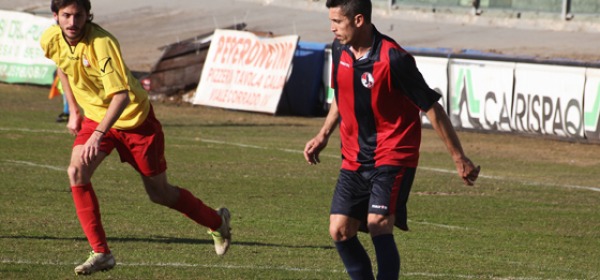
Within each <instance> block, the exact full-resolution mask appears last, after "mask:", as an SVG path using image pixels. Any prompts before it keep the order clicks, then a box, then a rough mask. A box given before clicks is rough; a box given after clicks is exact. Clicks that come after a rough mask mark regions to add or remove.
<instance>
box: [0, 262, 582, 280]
mask: <svg viewBox="0 0 600 280" xmlns="http://www.w3.org/2000/svg"><path fill="white" fill-rule="evenodd" d="M0 263H2V264H8V265H43V266H70V265H77V264H78V263H68V262H34V261H27V260H12V259H7V258H2V260H1V261H0ZM117 265H118V266H130V267H159V268H160V267H162V268H164V267H166V268H179V267H186V268H195V267H198V268H218V269H231V270H233V269H250V270H281V271H296V272H330V273H346V272H345V271H344V270H337V269H330V270H326V269H311V268H300V267H289V266H260V265H259V266H253V265H209V264H189V263H162V262H159V263H146V262H144V263H122V262H118V263H117ZM401 275H404V276H423V277H429V278H441V279H448V278H451V279H458V278H459V279H490V280H550V279H546V278H538V277H510V276H509V277H497V276H481V275H464V274H448V273H428V272H402V273H401ZM552 280H567V279H561V278H552ZM569 280H577V279H569Z"/></svg>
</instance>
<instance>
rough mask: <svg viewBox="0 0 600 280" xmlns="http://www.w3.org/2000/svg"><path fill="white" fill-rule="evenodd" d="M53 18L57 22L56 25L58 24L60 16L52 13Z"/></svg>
mask: <svg viewBox="0 0 600 280" xmlns="http://www.w3.org/2000/svg"><path fill="white" fill-rule="evenodd" d="M52 18H54V21H56V24H58V14H57V13H52Z"/></svg>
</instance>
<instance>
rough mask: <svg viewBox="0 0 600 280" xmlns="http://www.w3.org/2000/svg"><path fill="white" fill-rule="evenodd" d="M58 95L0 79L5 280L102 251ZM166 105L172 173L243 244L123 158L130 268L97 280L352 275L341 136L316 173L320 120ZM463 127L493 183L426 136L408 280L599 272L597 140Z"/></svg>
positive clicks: (119, 245) (124, 244) (108, 182)
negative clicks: (469, 181) (153, 190)
mask: <svg viewBox="0 0 600 280" xmlns="http://www.w3.org/2000/svg"><path fill="white" fill-rule="evenodd" d="M46 96H47V89H46V88H42V87H30V86H14V85H6V84H0V100H2V101H1V103H0V115H1V116H0V176H1V180H0V279H72V278H75V276H74V274H73V268H74V266H75V265H76V264H78V263H80V262H82V261H83V260H84V259H85V258H86V257H87V253H88V251H89V250H90V248H89V246H88V244H87V241H86V240H85V237H84V235H83V233H82V230H81V228H80V226H79V223H78V221H77V219H76V215H75V211H74V207H73V202H72V200H71V195H70V193H69V184H68V180H67V176H66V172H65V170H66V167H67V165H68V158H69V154H70V145H71V143H72V136H70V135H69V134H68V133H66V130H65V129H64V124H59V123H55V122H54V118H55V117H56V115H58V113H60V110H61V109H62V105H61V101H60V100H58V99H53V100H48V99H47V97H46ZM155 111H156V114H157V116H158V118H159V119H160V120H161V121H162V123H163V126H164V130H165V134H166V137H167V143H166V154H167V160H168V162H169V178H170V181H171V182H172V183H175V184H178V185H180V186H182V187H185V188H188V189H189V190H191V191H192V192H193V193H194V194H195V195H197V196H199V197H200V198H201V199H203V200H204V202H206V203H207V204H208V205H210V206H212V207H220V206H227V207H229V208H230V209H231V211H232V216H233V219H232V227H233V234H234V236H233V238H234V243H233V245H232V248H231V249H230V252H228V254H227V255H225V256H224V257H218V256H216V255H215V254H214V251H213V245H212V240H211V239H210V236H209V235H207V234H206V233H205V229H204V228H201V227H198V226H197V225H195V224H194V223H193V222H191V221H190V220H188V219H187V218H185V217H183V216H182V215H181V214H179V213H177V212H175V211H173V210H170V209H167V208H164V207H161V206H158V205H155V204H152V203H151V202H150V201H149V200H148V199H147V197H146V194H145V192H144V190H143V186H142V185H141V181H140V179H139V176H138V175H137V174H136V173H135V172H134V171H133V169H132V168H130V167H129V166H128V165H126V164H121V163H120V162H119V159H118V155H117V154H116V153H115V154H113V155H111V156H110V157H109V158H108V159H107V161H106V162H105V164H104V165H102V166H101V167H100V169H99V170H98V171H97V173H96V175H95V177H94V180H93V182H94V186H95V189H96V192H97V194H98V197H99V200H100V203H101V209H102V214H103V222H104V225H105V228H106V231H107V235H108V240H109V244H110V245H111V248H112V250H113V252H114V254H115V257H116V258H117V262H118V265H117V267H116V268H115V269H113V270H111V271H109V272H106V273H97V274H94V275H93V276H91V277H90V278H92V279H347V276H346V274H345V272H344V268H343V265H342V263H341V261H340V260H339V257H338V255H337V253H336V251H335V249H334V247H333V246H332V245H333V244H332V242H331V240H330V237H329V236H328V230H327V227H328V210H329V202H330V198H331V194H332V188H333V186H334V184H335V181H336V178H337V174H338V169H339V165H340V161H339V151H338V149H337V147H338V143H339V138H338V137H337V135H336V136H335V137H333V139H331V142H330V146H329V147H328V148H327V149H326V150H325V151H324V154H323V155H322V164H321V165H319V166H309V165H307V164H306V163H305V162H304V160H303V158H302V155H301V150H302V149H303V147H304V143H305V142H306V141H307V140H308V139H310V138H311V137H312V136H313V135H314V134H315V133H316V132H317V131H318V129H319V128H320V125H321V123H322V121H323V119H321V118H297V117H274V116H268V115H263V114H252V113H243V112H232V111H226V110H220V109H214V108H207V107H192V106H189V105H182V106H176V105H171V104H155ZM459 134H460V137H461V139H462V141H463V145H464V148H465V150H466V151H467V154H468V155H469V156H470V157H471V159H473V161H475V162H476V163H477V164H480V165H481V166H482V173H481V175H482V176H481V178H480V179H479V181H477V186H475V187H467V186H464V185H463V184H462V181H461V180H460V179H459V178H458V177H457V176H456V174H455V172H454V170H453V168H454V167H453V165H452V162H451V160H450V157H449V156H448V154H447V152H446V151H445V148H444V147H443V146H442V144H441V141H439V139H438V138H437V136H436V135H435V133H434V132H433V131H432V130H430V129H424V134H423V138H424V139H423V146H422V154H421V166H420V168H419V169H418V172H417V178H416V180H415V182H414V186H413V192H412V194H411V197H410V200H409V226H410V227H411V231H410V232H406V233H405V232H402V233H401V232H399V231H397V232H396V241H397V244H398V247H399V250H400V252H401V257H402V277H403V279H522V280H534V279H600V175H599V174H600V146H599V145H589V144H580V143H569V142H558V141H551V140H541V139H537V138H534V137H519V136H508V135H498V134H477V133H469V132H460V133H459ZM360 238H361V240H362V241H363V244H365V246H366V247H367V250H368V251H369V252H370V254H371V255H373V248H372V247H371V246H370V240H369V238H368V236H366V235H362V234H361V235H360Z"/></svg>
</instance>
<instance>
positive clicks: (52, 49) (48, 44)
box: [40, 25, 61, 65]
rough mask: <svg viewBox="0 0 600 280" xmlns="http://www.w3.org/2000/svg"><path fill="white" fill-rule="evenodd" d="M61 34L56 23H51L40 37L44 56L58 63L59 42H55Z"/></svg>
mask: <svg viewBox="0 0 600 280" xmlns="http://www.w3.org/2000/svg"><path fill="white" fill-rule="evenodd" d="M60 35H61V31H60V28H59V27H58V25H53V26H51V27H49V28H48V29H46V30H45V31H44V33H42V36H41V37H40V47H41V48H42V51H43V52H44V56H45V57H46V58H49V59H50V60H52V61H54V63H55V64H57V65H58V63H59V61H60V59H59V57H60V50H59V44H58V42H57V40H58V39H57V38H59V37H58V36H60Z"/></svg>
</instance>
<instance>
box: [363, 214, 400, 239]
mask: <svg viewBox="0 0 600 280" xmlns="http://www.w3.org/2000/svg"><path fill="white" fill-rule="evenodd" d="M367 228H368V229H369V232H370V233H371V235H372V236H377V235H382V234H388V233H391V232H392V231H393V229H394V221H393V219H392V217H388V216H383V215H370V216H369V219H368V221H367Z"/></svg>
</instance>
